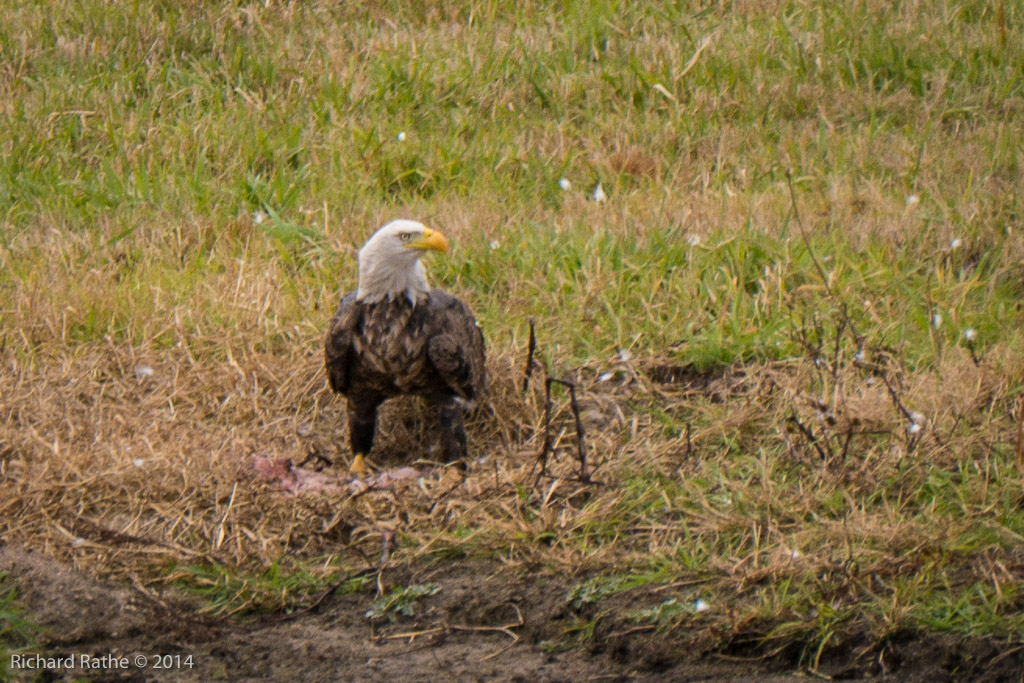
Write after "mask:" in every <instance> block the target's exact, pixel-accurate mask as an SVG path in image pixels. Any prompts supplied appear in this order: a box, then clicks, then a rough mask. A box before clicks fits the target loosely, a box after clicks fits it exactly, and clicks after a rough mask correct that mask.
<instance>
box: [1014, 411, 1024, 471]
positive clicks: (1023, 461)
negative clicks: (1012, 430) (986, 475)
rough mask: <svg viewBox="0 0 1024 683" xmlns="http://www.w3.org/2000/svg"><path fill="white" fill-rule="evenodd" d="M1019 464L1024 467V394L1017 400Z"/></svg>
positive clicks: (1017, 449)
mask: <svg viewBox="0 0 1024 683" xmlns="http://www.w3.org/2000/svg"><path fill="white" fill-rule="evenodd" d="M1016 412H1017V414H1016V415H1015V417H1016V418H1017V444H1016V449H1015V450H1016V451H1017V464H1018V465H1024V394H1021V395H1020V396H1019V397H1018V398H1017V411H1016Z"/></svg>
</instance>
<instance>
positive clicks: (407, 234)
mask: <svg viewBox="0 0 1024 683" xmlns="http://www.w3.org/2000/svg"><path fill="white" fill-rule="evenodd" d="M398 239H400V240H402V241H403V242H408V241H409V240H411V239H412V233H411V232H400V233H398Z"/></svg>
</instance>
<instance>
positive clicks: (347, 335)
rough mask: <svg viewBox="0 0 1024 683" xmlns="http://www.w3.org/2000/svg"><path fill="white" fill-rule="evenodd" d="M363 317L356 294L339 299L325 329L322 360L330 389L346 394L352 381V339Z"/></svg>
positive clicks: (353, 357)
mask: <svg viewBox="0 0 1024 683" xmlns="http://www.w3.org/2000/svg"><path fill="white" fill-rule="evenodd" d="M362 315H363V305H362V304H361V303H359V302H357V301H356V293H355V292H349V293H348V294H346V295H345V296H343V297H342V298H341V303H340V304H339V305H338V310H337V312H335V314H334V317H333V318H331V324H330V326H329V327H328V328H327V341H326V343H325V344H324V360H325V364H326V366H327V379H328V381H329V382H330V385H331V389H333V390H334V391H338V392H341V393H346V392H347V391H348V389H349V382H350V380H351V379H352V377H351V373H350V372H349V371H350V369H351V368H352V366H353V364H354V362H355V348H354V337H355V334H356V331H357V329H358V327H359V322H360V320H361V319H362Z"/></svg>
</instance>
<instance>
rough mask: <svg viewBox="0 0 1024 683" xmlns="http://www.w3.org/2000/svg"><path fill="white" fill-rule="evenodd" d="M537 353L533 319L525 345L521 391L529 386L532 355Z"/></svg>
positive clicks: (531, 371) (524, 390) (531, 372)
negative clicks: (527, 341)
mask: <svg viewBox="0 0 1024 683" xmlns="http://www.w3.org/2000/svg"><path fill="white" fill-rule="evenodd" d="M536 353H537V332H536V330H535V329H534V325H533V320H532V319H531V320H530V341H529V343H528V344H527V347H526V370H525V371H524V373H523V393H524V394H525V393H526V391H527V389H529V388H530V375H532V374H533V356H534V354H536Z"/></svg>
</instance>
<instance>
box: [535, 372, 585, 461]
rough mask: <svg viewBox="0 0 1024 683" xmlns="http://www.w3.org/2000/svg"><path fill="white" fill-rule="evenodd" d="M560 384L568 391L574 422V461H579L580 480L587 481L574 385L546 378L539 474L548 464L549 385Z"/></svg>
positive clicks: (582, 430)
mask: <svg viewBox="0 0 1024 683" xmlns="http://www.w3.org/2000/svg"><path fill="white" fill-rule="evenodd" d="M552 384H561V385H562V386H563V387H566V388H568V389H569V408H570V410H572V415H573V418H574V419H575V421H576V459H577V460H579V461H580V480H581V481H588V480H589V477H588V475H587V450H586V441H585V439H586V434H585V432H584V429H583V420H582V419H581V418H580V404H579V402H577V400H576V384H575V383H573V382H570V381H569V380H567V379H556V378H554V377H548V378H547V379H546V380H544V450H543V451H542V452H541V474H542V475H543V474H544V473H545V471H546V470H545V468H546V466H547V462H548V453H549V452H550V451H551V446H552V437H551V385H552Z"/></svg>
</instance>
